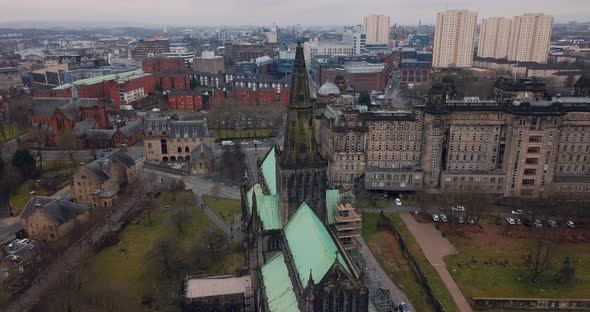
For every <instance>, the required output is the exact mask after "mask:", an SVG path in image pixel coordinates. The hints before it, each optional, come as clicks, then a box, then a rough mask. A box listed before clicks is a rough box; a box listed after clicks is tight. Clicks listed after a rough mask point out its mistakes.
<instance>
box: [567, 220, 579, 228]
mask: <svg viewBox="0 0 590 312" xmlns="http://www.w3.org/2000/svg"><path fill="white" fill-rule="evenodd" d="M565 224H566V225H567V227H568V228H572V229H573V228H575V227H576V224H575V223H574V221H571V220H570V221H567V222H566V223H565Z"/></svg>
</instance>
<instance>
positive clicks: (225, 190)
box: [144, 168, 241, 199]
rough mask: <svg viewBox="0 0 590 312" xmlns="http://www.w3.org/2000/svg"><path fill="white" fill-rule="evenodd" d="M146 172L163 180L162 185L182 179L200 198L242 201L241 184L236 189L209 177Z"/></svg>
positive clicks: (157, 171) (152, 170)
mask: <svg viewBox="0 0 590 312" xmlns="http://www.w3.org/2000/svg"><path fill="white" fill-rule="evenodd" d="M144 171H145V172H146V173H151V174H153V175H155V176H157V177H159V178H160V179H161V180H160V181H159V182H160V183H166V181H167V180H170V179H174V180H177V179H182V181H184V184H185V185H186V186H187V187H188V188H190V189H191V190H192V191H193V193H195V194H198V195H200V196H203V195H209V196H216V197H222V198H229V199H240V198H241V197H240V196H241V195H240V189H239V188H238V187H239V186H240V184H241V181H240V182H239V183H236V185H235V186H236V188H234V186H233V185H231V186H230V185H221V183H217V182H215V181H213V180H210V179H208V178H207V177H202V176H182V177H181V176H179V175H177V174H173V173H169V172H164V171H159V170H155V169H148V168H145V169H144Z"/></svg>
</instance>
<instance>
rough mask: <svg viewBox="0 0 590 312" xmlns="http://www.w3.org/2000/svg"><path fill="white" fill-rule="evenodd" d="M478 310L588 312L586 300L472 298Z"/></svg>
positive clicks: (589, 308) (588, 302)
mask: <svg viewBox="0 0 590 312" xmlns="http://www.w3.org/2000/svg"><path fill="white" fill-rule="evenodd" d="M473 304H474V305H475V307H476V308H478V309H484V310H485V309H493V310H498V309H501V310H505V309H523V310H548V309H551V310H578V311H590V300H588V299H540V298H536V299H535V298H473Z"/></svg>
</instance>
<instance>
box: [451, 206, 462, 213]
mask: <svg viewBox="0 0 590 312" xmlns="http://www.w3.org/2000/svg"><path fill="white" fill-rule="evenodd" d="M451 210H452V211H459V212H464V211H465V207H463V206H453V207H451Z"/></svg>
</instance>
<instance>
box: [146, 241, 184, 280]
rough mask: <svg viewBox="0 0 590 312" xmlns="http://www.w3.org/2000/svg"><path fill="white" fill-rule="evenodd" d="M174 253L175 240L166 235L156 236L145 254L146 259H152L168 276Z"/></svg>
mask: <svg viewBox="0 0 590 312" xmlns="http://www.w3.org/2000/svg"><path fill="white" fill-rule="evenodd" d="M175 255H176V244H175V241H174V240H173V239H172V238H170V237H167V236H162V237H159V238H157V239H156V240H155V241H154V242H153V243H152V246H151V247H150V249H149V250H148V251H147V252H146V254H145V259H146V260H147V261H153V262H155V263H156V264H158V265H160V266H161V271H162V273H164V275H166V277H170V276H171V274H172V269H173V263H174V260H175V259H174V258H175Z"/></svg>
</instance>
